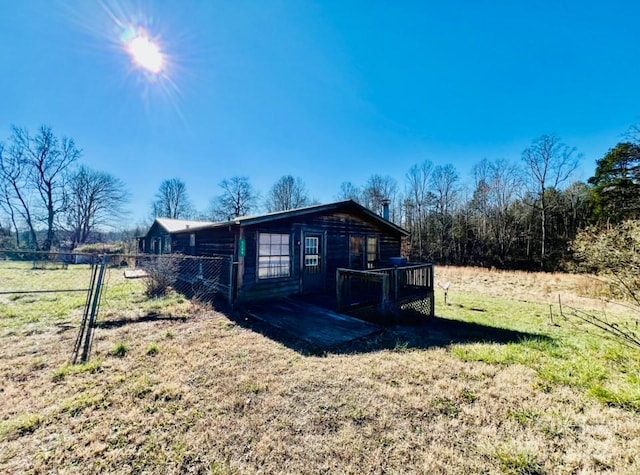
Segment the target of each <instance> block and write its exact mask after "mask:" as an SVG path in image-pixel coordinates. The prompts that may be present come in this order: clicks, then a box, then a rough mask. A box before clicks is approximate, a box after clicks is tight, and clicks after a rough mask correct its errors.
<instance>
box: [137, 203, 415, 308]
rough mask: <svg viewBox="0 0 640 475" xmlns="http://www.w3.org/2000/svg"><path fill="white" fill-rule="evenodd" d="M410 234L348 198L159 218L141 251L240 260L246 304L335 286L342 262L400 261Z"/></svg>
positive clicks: (237, 273) (362, 265) (240, 296)
mask: <svg viewBox="0 0 640 475" xmlns="http://www.w3.org/2000/svg"><path fill="white" fill-rule="evenodd" d="M385 214H386V215H387V216H388V208H386V211H385ZM408 234H409V233H408V232H407V231H406V230H405V229H403V228H401V227H400V226H398V225H396V224H394V223H392V222H391V221H389V220H388V219H385V217H383V216H379V215H378V214H376V213H374V212H372V211H371V210H369V209H367V208H365V207H364V206H361V205H360V204H358V203H356V202H355V201H352V200H347V201H338V202H335V203H329V204H323V205H316V206H308V207H305V208H300V209H294V210H288V211H280V212H276V213H268V214H263V215H258V216H244V217H238V218H235V219H232V220H230V221H227V222H219V223H213V222H203V221H182V220H171V219H165V218H157V219H156V220H155V222H154V223H153V225H152V226H151V228H150V229H149V231H148V233H147V234H146V235H145V236H143V237H141V238H140V239H139V250H140V251H141V252H143V253H158V254H161V253H181V254H186V255H194V256H220V255H223V256H229V257H230V259H231V260H232V262H233V265H234V269H233V280H234V284H233V287H234V289H233V301H238V302H243V301H250V300H255V299H260V298H265V297H274V296H286V295H292V294H305V293H322V292H335V289H336V270H337V269H338V268H347V269H358V270H367V269H376V268H379V267H384V266H390V265H393V263H394V262H395V263H397V262H398V261H397V259H399V258H400V253H401V242H402V239H403V238H404V237H406V236H408Z"/></svg>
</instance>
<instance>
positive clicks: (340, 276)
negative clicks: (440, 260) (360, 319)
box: [336, 264, 434, 317]
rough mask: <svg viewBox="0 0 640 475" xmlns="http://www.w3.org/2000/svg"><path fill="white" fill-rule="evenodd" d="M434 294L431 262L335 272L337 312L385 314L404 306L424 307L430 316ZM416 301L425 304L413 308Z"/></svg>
mask: <svg viewBox="0 0 640 475" xmlns="http://www.w3.org/2000/svg"><path fill="white" fill-rule="evenodd" d="M433 296H434V274H433V264H417V265H407V266H395V267H386V268H381V269H371V270H354V269H338V270H337V271H336V300H337V309H338V311H343V312H349V311H356V312H357V313H360V314H363V313H366V312H373V313H375V314H377V315H378V316H383V317H384V316H388V315H390V314H392V315H398V314H399V313H401V312H402V311H403V310H406V309H411V310H418V311H424V310H425V309H426V310H427V312H428V313H429V315H431V316H433V314H434V302H433ZM417 302H426V303H424V304H421V305H418V306H417V307H416V305H417ZM423 313H424V312H423Z"/></svg>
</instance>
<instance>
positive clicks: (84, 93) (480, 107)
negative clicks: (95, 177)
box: [0, 0, 640, 221]
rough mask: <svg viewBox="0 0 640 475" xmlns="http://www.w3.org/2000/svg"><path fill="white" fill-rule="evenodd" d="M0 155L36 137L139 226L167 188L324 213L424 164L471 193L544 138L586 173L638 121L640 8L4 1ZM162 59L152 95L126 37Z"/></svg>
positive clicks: (478, 0) (0, 16)
mask: <svg viewBox="0 0 640 475" xmlns="http://www.w3.org/2000/svg"><path fill="white" fill-rule="evenodd" d="M0 12H1V13H0V59H1V61H2V74H0V97H2V101H1V103H2V105H1V107H0V137H1V138H6V137H8V135H9V133H10V126H11V125H12V124H15V125H18V126H24V127H28V128H30V129H32V130H35V129H36V128H37V127H38V126H39V125H40V124H47V125H50V126H52V127H53V129H54V131H55V132H56V133H57V134H59V135H68V136H71V137H73V138H74V139H75V140H76V143H77V145H78V146H79V147H80V148H82V150H83V162H84V163H86V164H88V165H89V166H91V167H93V168H96V169H100V170H104V171H108V172H110V173H112V174H114V175H116V176H118V177H119V178H121V179H122V180H123V181H125V183H126V184H127V185H128V186H129V188H130V190H131V194H132V201H131V208H132V221H138V220H141V219H142V218H143V217H146V216H147V215H148V212H149V207H150V202H151V200H152V198H153V195H154V193H155V191H156V190H157V188H158V186H159V184H160V182H161V181H162V180H163V179H165V178H171V177H178V178H181V179H182V180H184V181H185V183H186V184H187V188H188V190H189V193H190V195H191V198H192V200H193V201H194V203H195V204H196V206H197V207H198V208H200V209H203V208H205V207H206V206H207V204H208V202H209V199H210V198H211V197H213V196H214V195H216V194H217V193H218V183H219V182H220V181H221V180H222V179H223V178H229V177H232V176H234V175H245V176H248V177H249V178H250V180H251V182H252V184H253V185H254V186H255V187H256V188H257V189H258V190H261V191H262V192H266V191H267V190H268V188H269V187H270V186H271V184H273V182H274V181H276V180H277V179H278V178H279V177H280V176H282V175H285V174H292V175H294V176H300V177H301V178H302V179H303V180H304V181H305V182H306V183H307V186H308V188H309V190H310V192H311V194H312V196H314V197H315V198H317V199H318V200H320V201H321V202H326V201H331V200H332V199H334V197H335V195H336V193H337V192H338V189H339V186H340V183H341V182H343V181H351V182H353V183H355V184H357V185H361V184H364V182H365V181H366V180H367V178H368V177H369V176H370V175H371V174H373V173H379V174H382V175H391V176H393V177H394V178H396V179H397V180H399V181H402V180H403V177H404V175H405V173H406V172H407V170H408V169H409V168H410V167H411V166H412V165H413V164H416V163H420V162H422V161H423V160H425V159H427V160H431V161H432V162H433V163H435V164H443V165H444V164H447V163H452V164H453V165H455V167H456V168H457V170H458V171H459V173H460V175H461V177H462V178H463V179H465V178H467V177H468V174H469V171H470V168H471V167H472V166H473V164H475V163H477V162H479V161H480V160H481V159H482V158H485V157H486V158H489V159H496V158H509V159H513V160H519V158H520V155H521V152H522V150H523V149H524V148H525V147H526V146H527V145H529V144H530V142H531V141H532V140H533V139H535V138H537V137H539V136H540V135H542V134H556V135H558V136H560V137H561V138H562V139H563V140H564V141H565V142H566V143H567V144H568V145H571V146H575V147H577V148H578V150H579V151H580V152H581V153H582V154H583V155H584V159H583V166H582V169H581V176H580V178H582V179H587V178H588V177H589V176H590V175H591V174H592V173H593V170H594V164H595V160H597V159H598V158H601V157H602V156H603V155H604V154H605V153H606V151H607V150H608V149H609V148H611V147H612V146H614V145H615V144H616V143H617V142H618V141H620V140H622V138H623V134H624V133H625V131H626V130H627V129H628V128H629V126H631V125H632V124H634V123H637V122H639V121H640V93H639V89H638V77H639V76H640V75H639V74H638V73H639V71H638V61H637V54H638V51H640V48H639V46H640V44H639V43H640V40H639V38H640V37H638V35H637V18H638V17H639V15H640V4H638V3H637V2H632V1H616V2H606V3H605V2H589V1H580V2H578V1H564V2H563V1H553V2H551V1H548V2H514V1H489V0H475V1H471V0H467V1H451V2H425V1H416V2H412V1H404V2H392V1H374V0H369V1H348V0H345V1H330V0H327V1H317V2H311V1H304V0H291V1H284V0H282V1H269V0H261V1H258V0H256V1H242V0H237V1H212V0H203V1H195V0H188V1H181V2H176V1H155V2H154V1H138V2H125V1H123V0H119V1H116V2H113V1H111V2H109V1H103V2H92V1H90V0H86V1H83V0H79V1H76V2H73V1H57V0H25V1H17V0H16V1H9V0H6V1H3V2H2V6H1V7H0ZM128 23H133V24H136V25H142V26H144V27H145V28H146V29H147V30H148V31H149V33H150V34H151V35H152V36H153V37H154V38H157V40H158V42H159V44H160V45H161V48H162V49H163V51H164V52H165V54H166V55H167V57H168V61H167V67H166V71H165V76H166V77H163V78H161V79H160V80H155V81H149V80H148V77H146V76H145V74H144V73H142V72H141V70H140V69H139V68H135V67H134V66H133V65H132V62H131V58H130V57H129V56H128V55H127V54H126V52H125V51H124V48H123V46H122V43H121V41H120V36H121V35H122V29H123V26H126V24H128Z"/></svg>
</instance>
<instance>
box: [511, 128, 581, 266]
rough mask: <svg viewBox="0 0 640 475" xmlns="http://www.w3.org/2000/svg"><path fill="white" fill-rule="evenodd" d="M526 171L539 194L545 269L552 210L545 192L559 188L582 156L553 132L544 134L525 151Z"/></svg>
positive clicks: (523, 154) (533, 187)
mask: <svg viewBox="0 0 640 475" xmlns="http://www.w3.org/2000/svg"><path fill="white" fill-rule="evenodd" d="M522 160H523V162H524V164H525V171H526V173H527V175H528V177H529V186H530V187H531V191H532V192H533V193H535V194H536V195H537V198H538V200H537V203H538V205H537V207H538V209H539V211H540V230H541V239H540V267H541V268H544V264H545V260H546V243H547V214H548V212H549V208H548V203H547V200H546V192H547V190H549V189H557V188H558V186H560V185H561V184H562V183H564V182H565V181H567V180H568V179H569V177H570V176H571V175H572V174H573V172H574V171H575V170H576V168H578V164H579V162H580V157H579V155H578V153H577V151H576V149H575V148H570V147H568V146H567V145H565V144H564V143H562V142H561V141H560V139H559V138H558V137H556V136H553V135H543V136H541V137H540V138H538V139H536V140H534V141H533V143H532V144H531V146H530V147H528V148H526V149H525V150H524V152H522Z"/></svg>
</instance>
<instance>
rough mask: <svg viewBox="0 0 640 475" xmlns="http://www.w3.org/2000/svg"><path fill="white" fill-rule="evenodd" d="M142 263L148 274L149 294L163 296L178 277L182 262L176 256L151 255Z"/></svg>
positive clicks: (146, 283) (147, 292) (150, 295)
mask: <svg viewBox="0 0 640 475" xmlns="http://www.w3.org/2000/svg"><path fill="white" fill-rule="evenodd" d="M140 264H141V267H142V268H143V269H144V270H145V271H146V272H147V275H148V278H147V279H146V280H145V285H146V289H145V293H146V294H147V296H148V297H162V296H164V295H167V293H169V291H170V290H171V288H172V287H173V286H174V285H175V282H176V280H177V278H178V272H179V268H180V263H179V260H178V259H177V258H176V256H174V255H164V256H151V257H149V258H147V259H145V260H144V261H143V262H141V263H140Z"/></svg>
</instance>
